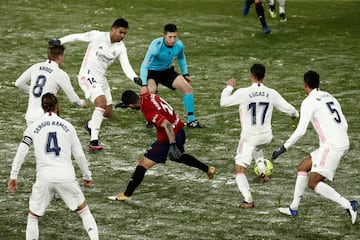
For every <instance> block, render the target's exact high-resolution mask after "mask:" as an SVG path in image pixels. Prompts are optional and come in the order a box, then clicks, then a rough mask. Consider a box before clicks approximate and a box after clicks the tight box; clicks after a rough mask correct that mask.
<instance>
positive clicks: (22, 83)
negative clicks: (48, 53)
mask: <svg viewBox="0 0 360 240" xmlns="http://www.w3.org/2000/svg"><path fill="white" fill-rule="evenodd" d="M31 71H32V66H31V67H29V68H28V69H27V70H26V71H25V72H23V73H22V74H21V76H20V77H19V78H18V79H16V81H15V86H16V87H17V88H19V89H21V90H22V91H24V92H25V93H29V89H30V86H29V85H27V83H28V82H29V81H30V80H31Z"/></svg>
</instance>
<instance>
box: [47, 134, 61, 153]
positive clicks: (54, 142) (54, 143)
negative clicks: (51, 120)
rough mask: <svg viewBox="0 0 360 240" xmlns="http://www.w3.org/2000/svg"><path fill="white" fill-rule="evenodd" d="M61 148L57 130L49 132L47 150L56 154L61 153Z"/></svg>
mask: <svg viewBox="0 0 360 240" xmlns="http://www.w3.org/2000/svg"><path fill="white" fill-rule="evenodd" d="M60 150H61V148H60V147H59V145H58V139H57V136H56V132H49V134H48V137H47V143H46V152H47V153H54V154H55V156H59V155H60Z"/></svg>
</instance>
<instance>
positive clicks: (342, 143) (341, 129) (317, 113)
mask: <svg viewBox="0 0 360 240" xmlns="http://www.w3.org/2000/svg"><path fill="white" fill-rule="evenodd" d="M310 121H311V123H312V125H313V127H314V129H315V131H316V132H317V134H318V137H319V141H320V146H323V147H327V148H336V149H339V150H344V149H348V148H349V137H348V134H347V129H348V124H347V121H346V119H345V116H344V114H343V112H342V110H341V106H340V104H339V102H338V101H337V100H336V98H334V97H333V96H332V95H331V94H329V93H327V92H323V91H320V90H317V89H314V90H312V91H311V92H310V94H309V95H308V96H307V97H306V98H305V99H304V101H303V102H302V104H301V110H300V120H299V123H298V126H297V128H296V130H295V131H294V133H293V134H292V135H291V136H290V138H289V139H288V140H287V141H286V142H285V144H284V147H285V148H286V149H288V148H289V147H290V146H292V145H293V144H295V142H296V141H297V140H298V139H299V138H300V137H302V136H303V135H304V134H305V132H306V129H307V127H308V125H309V122H310Z"/></svg>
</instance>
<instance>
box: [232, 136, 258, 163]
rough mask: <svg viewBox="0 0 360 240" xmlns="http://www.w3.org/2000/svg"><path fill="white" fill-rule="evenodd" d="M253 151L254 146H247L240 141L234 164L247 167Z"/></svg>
mask: <svg viewBox="0 0 360 240" xmlns="http://www.w3.org/2000/svg"><path fill="white" fill-rule="evenodd" d="M254 150H255V146H254V145H251V144H248V143H247V142H246V141H245V140H242V139H240V141H239V144H238V148H237V151H236V156H235V164H236V165H240V166H243V167H245V168H247V167H249V166H250V164H251V161H252V154H253V152H254Z"/></svg>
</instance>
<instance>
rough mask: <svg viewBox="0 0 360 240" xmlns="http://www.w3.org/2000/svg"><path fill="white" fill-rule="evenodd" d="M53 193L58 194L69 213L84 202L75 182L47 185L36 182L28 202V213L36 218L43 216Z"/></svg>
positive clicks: (46, 183) (78, 186)
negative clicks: (31, 213)
mask: <svg viewBox="0 0 360 240" xmlns="http://www.w3.org/2000/svg"><path fill="white" fill-rule="evenodd" d="M55 193H58V195H59V196H60V198H61V199H62V200H63V201H64V203H65V204H66V206H67V207H68V208H69V209H70V210H71V211H75V210H76V209H77V208H78V207H79V206H80V205H81V204H82V203H83V202H84V201H85V197H84V194H83V192H82V191H81V188H80V185H79V183H78V182H77V181H73V182H66V183H48V182H40V181H38V180H36V182H35V184H34V185H33V187H32V192H31V196H30V200H29V209H30V211H31V212H33V213H34V214H36V215H37V216H43V215H44V214H45V210H46V208H47V207H48V206H49V204H50V202H51V200H52V199H53V198H54V196H55Z"/></svg>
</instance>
